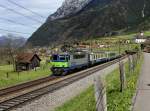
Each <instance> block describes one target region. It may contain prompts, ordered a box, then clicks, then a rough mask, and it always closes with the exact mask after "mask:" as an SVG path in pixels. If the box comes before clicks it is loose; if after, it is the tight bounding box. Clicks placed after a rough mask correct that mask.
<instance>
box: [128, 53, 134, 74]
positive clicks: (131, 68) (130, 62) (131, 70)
mask: <svg viewBox="0 0 150 111" xmlns="http://www.w3.org/2000/svg"><path fill="white" fill-rule="evenodd" d="M128 61H129V72H133V70H134V66H133V57H132V55H129V57H128Z"/></svg>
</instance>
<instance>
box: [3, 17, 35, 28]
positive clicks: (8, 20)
mask: <svg viewBox="0 0 150 111" xmlns="http://www.w3.org/2000/svg"><path fill="white" fill-rule="evenodd" d="M0 20H4V21H7V22H10V23H14V24H18V25H21V26H25V27H29V28H37V27H34V26H28V25H26V24H23V23H19V22H16V21H14V20H10V19H6V18H2V17H0Z"/></svg>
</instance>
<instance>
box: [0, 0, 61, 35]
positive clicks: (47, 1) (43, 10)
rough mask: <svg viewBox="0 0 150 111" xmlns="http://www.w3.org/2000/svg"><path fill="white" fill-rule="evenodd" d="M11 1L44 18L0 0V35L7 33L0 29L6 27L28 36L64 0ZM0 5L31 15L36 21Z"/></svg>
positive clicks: (5, 0)
mask: <svg viewBox="0 0 150 111" xmlns="http://www.w3.org/2000/svg"><path fill="white" fill-rule="evenodd" d="M11 1H14V2H16V3H17V4H20V5H22V6H24V7H26V8H28V9H30V10H32V11H34V12H37V13H39V14H40V15H42V16H44V18H42V17H39V16H37V15H34V14H33V13H30V12H28V11H26V10H24V9H22V8H19V7H18V6H16V5H14V4H12V3H10V2H8V1H7V0H0V35H1V34H2V35H6V34H7V33H9V32H6V31H2V29H6V30H11V31H16V32H23V33H29V34H18V35H22V36H24V37H26V38H27V37H30V34H32V33H33V32H34V31H35V30H36V29H37V28H38V27H39V26H41V24H42V23H44V22H45V20H46V19H47V17H48V16H49V15H50V14H52V13H54V12H55V11H56V10H57V8H58V7H60V6H61V4H62V2H63V1H64V0H11ZM1 6H2V7H7V8H9V9H13V11H17V12H20V13H22V14H23V15H25V16H29V17H32V18H33V19H36V21H35V20H32V19H27V18H25V17H23V16H21V15H18V14H16V13H13V12H11V11H10V10H7V9H5V8H2V7H1ZM3 19H9V20H11V21H16V22H17V23H20V24H26V25H24V26H23V25H17V24H14V23H10V22H8V21H6V20H3ZM38 21H39V22H38ZM13 34H16V33H13Z"/></svg>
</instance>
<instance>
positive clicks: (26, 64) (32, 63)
mask: <svg viewBox="0 0 150 111" xmlns="http://www.w3.org/2000/svg"><path fill="white" fill-rule="evenodd" d="M40 61H41V59H40V58H39V56H38V55H37V54H34V53H20V54H18V55H17V57H16V71H27V70H31V69H34V68H36V67H40Z"/></svg>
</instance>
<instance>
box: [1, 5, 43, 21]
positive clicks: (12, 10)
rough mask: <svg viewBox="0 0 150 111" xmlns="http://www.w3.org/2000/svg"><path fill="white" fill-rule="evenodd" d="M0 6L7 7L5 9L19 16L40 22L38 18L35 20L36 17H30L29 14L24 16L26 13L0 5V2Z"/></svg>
mask: <svg viewBox="0 0 150 111" xmlns="http://www.w3.org/2000/svg"><path fill="white" fill-rule="evenodd" d="M0 7H1V8H4V9H7V10H9V11H11V12H13V13H16V14H18V15H21V16H23V17H25V18H27V19H31V20H33V21H36V22H37V23H42V22H41V21H39V20H37V19H35V18H32V17H30V16H26V15H24V14H22V13H20V12H18V11H15V10H14V9H11V8H7V7H5V6H4V5H1V4H0Z"/></svg>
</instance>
